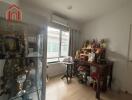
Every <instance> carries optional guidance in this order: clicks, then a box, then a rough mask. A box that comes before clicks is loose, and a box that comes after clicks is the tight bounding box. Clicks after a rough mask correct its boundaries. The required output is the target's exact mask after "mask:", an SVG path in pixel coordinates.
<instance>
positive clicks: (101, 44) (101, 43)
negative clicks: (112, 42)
mask: <svg viewBox="0 0 132 100" xmlns="http://www.w3.org/2000/svg"><path fill="white" fill-rule="evenodd" d="M100 47H101V48H106V42H105V40H104V39H102V40H101V41H100Z"/></svg>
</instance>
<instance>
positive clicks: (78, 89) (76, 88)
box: [46, 77, 132, 100]
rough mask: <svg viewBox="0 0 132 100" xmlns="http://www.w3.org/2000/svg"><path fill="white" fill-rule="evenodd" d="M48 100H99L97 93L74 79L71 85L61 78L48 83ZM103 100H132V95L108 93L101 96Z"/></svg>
mask: <svg viewBox="0 0 132 100" xmlns="http://www.w3.org/2000/svg"><path fill="white" fill-rule="evenodd" d="M46 100H97V99H96V98H95V91H94V90H93V89H92V88H90V87H88V86H85V85H82V84H80V83H79V82H78V81H77V79H75V78H73V79H72V82H71V83H70V84H67V83H66V80H65V79H64V80H61V79H60V77H56V78H53V79H51V80H49V81H48V82H47V88H46ZM101 100H132V95H128V94H124V93H116V92H112V91H108V92H107V93H104V94H101Z"/></svg>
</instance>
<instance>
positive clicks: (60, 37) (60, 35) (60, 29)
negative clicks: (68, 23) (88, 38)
mask: <svg viewBox="0 0 132 100" xmlns="http://www.w3.org/2000/svg"><path fill="white" fill-rule="evenodd" d="M49 27H51V28H55V29H58V30H59V31H60V33H59V54H58V57H47V63H55V62H60V59H61V58H64V57H66V56H61V44H62V32H69V41H68V55H69V46H70V31H69V30H64V29H62V28H56V27H54V26H50V25H48V27H47V34H48V28H49ZM47 38H48V35H47ZM47 45H48V42H47ZM47 53H48V50H47ZM68 55H67V56H68ZM54 58H56V59H58V60H56V61H51V62H48V59H54Z"/></svg>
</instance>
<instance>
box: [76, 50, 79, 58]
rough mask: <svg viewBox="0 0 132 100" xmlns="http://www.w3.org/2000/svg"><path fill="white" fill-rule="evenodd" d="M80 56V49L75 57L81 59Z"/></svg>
mask: <svg viewBox="0 0 132 100" xmlns="http://www.w3.org/2000/svg"><path fill="white" fill-rule="evenodd" d="M79 58H80V50H77V51H76V55H75V59H79Z"/></svg>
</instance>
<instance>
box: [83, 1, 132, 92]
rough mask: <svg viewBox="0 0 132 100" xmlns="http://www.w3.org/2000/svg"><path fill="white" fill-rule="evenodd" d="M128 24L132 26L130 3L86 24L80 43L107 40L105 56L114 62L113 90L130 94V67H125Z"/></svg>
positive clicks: (131, 72)
mask: <svg viewBox="0 0 132 100" xmlns="http://www.w3.org/2000/svg"><path fill="white" fill-rule="evenodd" d="M130 24H132V3H129V4H128V5H127V6H125V7H122V8H120V9H118V10H116V11H114V12H111V13H109V14H106V15H104V16H102V17H99V18H97V19H95V20H92V21H90V22H87V23H86V24H85V25H84V27H83V29H82V42H83V41H84V40H87V39H93V38H98V39H102V38H105V39H107V40H108V54H107V55H108V57H109V58H111V59H112V60H114V70H113V75H114V80H113V88H115V89H122V90H128V91H129V92H130V93H132V86H130V84H129V83H132V79H131V78H130V77H131V75H132V70H131V71H130V70H129V68H130V66H129V67H128V66H127V53H128V39H129V31H130ZM128 70H129V72H130V73H129V74H128ZM129 75H130V76H129ZM131 85H132V84H131Z"/></svg>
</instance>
